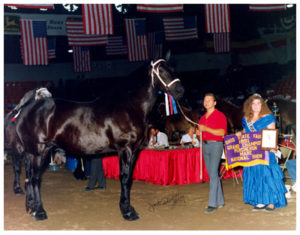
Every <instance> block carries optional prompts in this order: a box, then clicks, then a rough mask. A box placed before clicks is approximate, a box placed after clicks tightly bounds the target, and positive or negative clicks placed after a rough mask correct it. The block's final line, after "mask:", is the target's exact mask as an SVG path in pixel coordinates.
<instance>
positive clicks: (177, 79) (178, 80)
mask: <svg viewBox="0 0 300 235" xmlns="http://www.w3.org/2000/svg"><path fill="white" fill-rule="evenodd" d="M160 62H166V61H165V60H164V59H159V60H157V61H155V62H153V60H152V61H151V66H152V69H151V78H152V86H153V87H154V74H155V75H156V77H157V78H158V80H159V81H160V82H161V84H163V85H164V87H165V88H166V89H167V90H169V88H170V86H172V85H173V84H174V83H175V82H180V79H179V78H175V79H174V80H173V81H171V82H170V83H169V84H166V83H165V82H164V80H163V79H162V78H161V76H160V75H159V65H160V64H159V63H160ZM157 65H158V66H157ZM155 66H157V68H156V69H155Z"/></svg>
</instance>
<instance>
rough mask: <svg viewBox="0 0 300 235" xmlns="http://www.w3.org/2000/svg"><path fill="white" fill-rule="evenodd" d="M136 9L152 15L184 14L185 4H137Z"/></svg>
mask: <svg viewBox="0 0 300 235" xmlns="http://www.w3.org/2000/svg"><path fill="white" fill-rule="evenodd" d="M136 9H137V11H140V12H152V13H166V12H183V4H137V7H136Z"/></svg>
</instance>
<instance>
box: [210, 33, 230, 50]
mask: <svg viewBox="0 0 300 235" xmlns="http://www.w3.org/2000/svg"><path fill="white" fill-rule="evenodd" d="M229 34H230V33H214V49H215V53H224V52H229V51H230V35H229Z"/></svg>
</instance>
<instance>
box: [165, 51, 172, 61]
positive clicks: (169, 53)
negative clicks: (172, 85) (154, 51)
mask: <svg viewBox="0 0 300 235" xmlns="http://www.w3.org/2000/svg"><path fill="white" fill-rule="evenodd" d="M170 57H171V50H168V51H167V53H166V57H165V58H166V61H170Z"/></svg>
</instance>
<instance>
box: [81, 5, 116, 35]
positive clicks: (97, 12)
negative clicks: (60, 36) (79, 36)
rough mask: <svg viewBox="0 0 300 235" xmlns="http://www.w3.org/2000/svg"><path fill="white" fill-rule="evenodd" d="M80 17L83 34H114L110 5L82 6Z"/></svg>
mask: <svg viewBox="0 0 300 235" xmlns="http://www.w3.org/2000/svg"><path fill="white" fill-rule="evenodd" d="M82 16H83V23H84V33H85V34H90V35H108V34H114V33H113V15H112V4H82Z"/></svg>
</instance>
